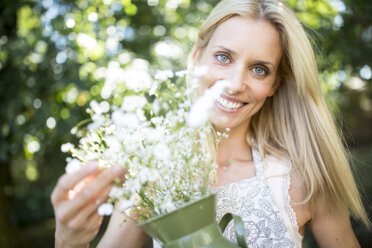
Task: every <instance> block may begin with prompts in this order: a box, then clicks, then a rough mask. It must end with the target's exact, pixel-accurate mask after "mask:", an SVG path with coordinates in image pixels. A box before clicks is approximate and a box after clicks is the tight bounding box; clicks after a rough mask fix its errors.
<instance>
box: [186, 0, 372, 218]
mask: <svg viewBox="0 0 372 248" xmlns="http://www.w3.org/2000/svg"><path fill="white" fill-rule="evenodd" d="M236 15H240V16H243V17H244V16H248V17H251V18H256V19H262V20H266V21H269V22H270V23H271V24H272V25H274V26H275V27H276V29H277V30H278V32H279V34H280V36H281V42H282V47H283V58H282V61H281V64H280V66H279V71H278V76H279V79H280V85H279V87H278V89H277V91H276V93H275V95H274V96H273V97H271V98H268V99H267V100H266V102H265V104H264V105H263V107H262V109H261V110H260V111H259V112H258V113H257V114H256V115H255V116H254V117H253V118H252V120H251V123H250V130H249V135H250V137H252V138H254V140H255V141H256V142H255V143H256V145H257V147H256V148H257V149H258V150H259V151H260V153H261V154H262V156H265V155H267V154H272V155H274V156H280V157H281V156H285V157H289V158H290V160H291V161H292V164H293V165H294V169H295V170H297V172H298V173H299V175H300V176H301V177H302V179H303V183H304V187H305V190H306V193H307V197H306V199H304V202H307V201H310V204H313V203H314V201H315V199H322V200H324V202H325V204H326V206H327V208H328V209H329V211H330V212H336V213H338V212H342V211H343V210H345V209H348V210H349V212H350V213H351V214H352V215H353V216H354V217H355V218H356V219H360V220H362V221H363V222H364V223H366V224H369V220H368V217H367V214H366V212H365V209H364V207H363V204H362V202H361V198H360V195H359V193H358V190H357V187H356V184H355V181H354V179H353V176H352V173H351V170H350V167H349V163H348V159H347V155H346V154H347V153H346V150H345V148H344V145H343V143H342V141H341V138H340V135H339V133H338V129H337V127H336V125H335V124H334V120H333V118H332V115H331V113H330V111H329V109H328V107H327V104H326V101H325V99H324V96H323V94H322V92H321V89H320V86H319V80H318V69H317V65H316V62H315V57H314V53H313V49H312V47H311V44H310V41H309V38H308V37H307V35H306V33H305V31H304V29H303V27H302V25H301V23H300V22H299V20H298V19H297V18H296V16H295V14H294V13H293V11H292V10H291V9H290V8H289V7H288V6H287V5H286V4H285V3H282V2H281V1H277V0H223V1H221V2H220V3H219V4H218V5H217V6H216V7H215V8H214V9H213V11H212V12H211V13H210V15H209V16H208V18H207V19H206V21H205V22H204V23H203V25H202V27H201V28H200V31H199V36H198V40H197V42H196V43H195V45H194V47H193V50H192V52H191V55H190V58H189V67H192V64H193V62H195V60H196V56H197V55H198V54H199V52H200V51H202V50H203V49H204V48H205V47H206V46H207V44H208V42H209V40H210V38H211V36H212V35H213V32H214V30H215V29H216V28H217V27H218V26H219V25H220V24H221V23H222V22H224V21H226V20H227V19H229V18H231V17H233V16H236ZM251 145H253V144H251Z"/></svg>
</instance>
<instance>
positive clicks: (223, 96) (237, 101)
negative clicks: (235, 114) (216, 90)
mask: <svg viewBox="0 0 372 248" xmlns="http://www.w3.org/2000/svg"><path fill="white" fill-rule="evenodd" d="M221 97H222V98H225V99H226V100H228V101H230V102H236V103H248V102H245V101H242V100H240V99H236V98H233V97H230V96H227V95H223V94H222V95H221Z"/></svg>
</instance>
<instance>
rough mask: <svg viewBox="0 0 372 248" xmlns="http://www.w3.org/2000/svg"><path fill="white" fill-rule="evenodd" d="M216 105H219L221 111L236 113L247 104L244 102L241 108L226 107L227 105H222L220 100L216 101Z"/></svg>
mask: <svg viewBox="0 0 372 248" xmlns="http://www.w3.org/2000/svg"><path fill="white" fill-rule="evenodd" d="M216 105H217V107H218V108H219V109H220V110H221V111H224V112H228V113H234V112H237V111H239V110H240V109H241V108H242V107H244V106H245V105H246V104H243V105H242V106H240V107H239V108H236V109H231V108H226V107H224V106H222V104H221V103H219V102H218V101H216Z"/></svg>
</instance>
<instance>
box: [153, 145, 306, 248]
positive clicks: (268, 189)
mask: <svg viewBox="0 0 372 248" xmlns="http://www.w3.org/2000/svg"><path fill="white" fill-rule="evenodd" d="M252 154H253V159H254V164H255V170H256V176H255V177H252V178H247V179H244V180H241V181H239V182H235V183H231V184H227V185H223V186H221V187H219V188H217V189H214V190H213V191H217V192H218V194H217V221H219V220H220V219H221V218H222V216H223V215H224V214H225V213H227V212H231V213H234V214H237V215H239V216H240V217H242V219H243V222H244V225H245V229H246V231H247V236H246V240H247V244H248V246H249V247H250V248H251V247H255V248H256V247H257V248H258V247H259V248H268V247H273V248H274V247H275V248H277V247H283V248H288V247H296V248H301V247H302V238H303V237H302V236H301V234H300V233H299V232H298V230H299V228H298V225H297V219H296V214H295V212H294V210H293V208H292V207H291V205H290V196H289V191H288V190H289V187H290V175H289V173H288V172H289V171H290V169H291V162H290V160H279V159H277V158H275V157H273V156H267V157H266V158H265V159H264V161H261V157H260V154H259V152H258V151H255V150H252ZM223 234H224V236H225V237H226V238H228V239H230V240H232V241H236V238H235V233H234V229H233V226H232V223H229V225H228V226H227V227H226V229H225V232H224V233H223ZM157 247H160V246H159V244H157V242H156V241H155V240H154V248H157Z"/></svg>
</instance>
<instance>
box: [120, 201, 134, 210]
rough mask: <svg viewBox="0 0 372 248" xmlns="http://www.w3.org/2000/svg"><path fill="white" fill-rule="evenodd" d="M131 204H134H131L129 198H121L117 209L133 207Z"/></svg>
mask: <svg viewBox="0 0 372 248" xmlns="http://www.w3.org/2000/svg"><path fill="white" fill-rule="evenodd" d="M133 206H134V204H133V202H132V201H131V200H122V201H121V202H120V205H119V209H120V210H121V211H125V210H127V209H128V208H131V207H133Z"/></svg>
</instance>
